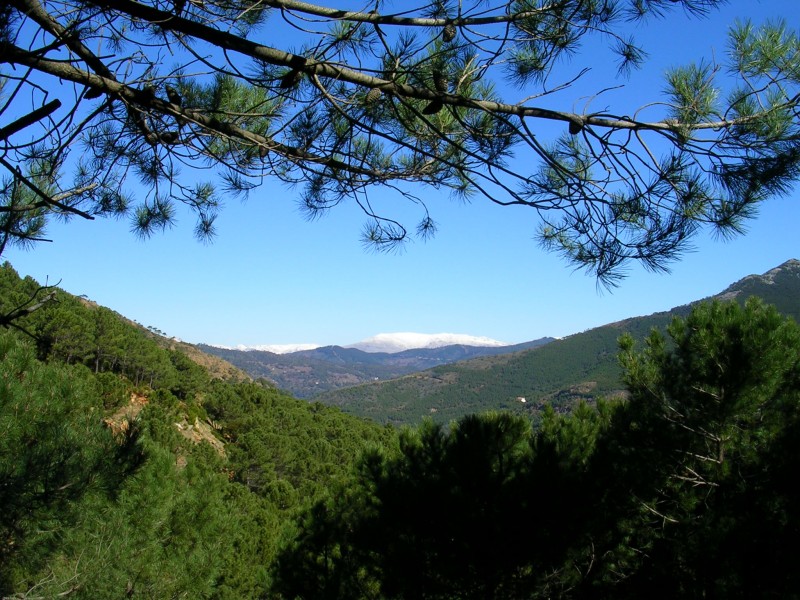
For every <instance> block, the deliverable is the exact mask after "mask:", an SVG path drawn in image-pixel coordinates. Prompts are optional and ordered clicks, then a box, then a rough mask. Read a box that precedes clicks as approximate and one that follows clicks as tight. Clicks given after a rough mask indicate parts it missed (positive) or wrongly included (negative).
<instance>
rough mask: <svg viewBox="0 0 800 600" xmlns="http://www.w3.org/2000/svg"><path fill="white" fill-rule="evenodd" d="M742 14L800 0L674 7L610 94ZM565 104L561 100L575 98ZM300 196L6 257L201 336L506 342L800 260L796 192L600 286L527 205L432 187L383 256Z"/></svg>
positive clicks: (226, 340) (75, 238) (98, 230)
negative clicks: (213, 234) (613, 285)
mask: <svg viewBox="0 0 800 600" xmlns="http://www.w3.org/2000/svg"><path fill="white" fill-rule="evenodd" d="M737 15H741V16H750V17H752V18H753V19H754V20H756V21H758V20H761V19H763V18H777V17H784V18H786V20H787V21H788V23H789V25H790V26H791V27H795V28H796V27H798V26H800V18H798V17H800V7H798V5H797V4H796V3H795V2H794V1H792V0H763V1H761V2H753V1H735V2H731V3H730V5H729V6H728V7H726V9H725V10H724V11H723V13H722V14H721V15H719V14H718V15H717V16H716V17H715V18H712V19H710V20H703V21H701V22H695V23H689V22H687V21H685V20H683V19H682V18H681V19H677V20H676V21H674V22H677V23H681V24H683V26H682V27H680V28H676V27H673V26H672V25H671V23H672V22H673V21H666V22H662V23H660V24H658V23H657V26H656V27H655V28H654V29H653V32H652V33H651V34H649V36H648V37H645V38H643V39H644V41H645V44H646V46H647V48H648V50H649V51H650V52H651V56H652V61H651V63H649V64H652V65H655V67H654V69H653V70H651V71H648V72H647V73H646V74H641V75H639V76H638V79H634V80H632V81H631V82H628V83H627V85H626V88H625V89H624V90H622V91H620V92H618V93H617V94H618V95H617V96H612V97H611V98H610V99H609V100H608V102H609V104H610V105H611V106H612V108H613V107H614V106H615V105H614V102H616V101H618V100H619V101H623V102H627V103H630V105H631V107H635V106H637V105H638V104H641V103H642V101H644V99H646V98H648V97H651V96H652V89H646V88H648V86H658V89H660V87H661V86H660V84H659V83H658V81H657V80H653V79H651V78H650V76H651V74H652V73H653V71H655V74H656V75H658V74H659V71H660V69H662V68H663V67H664V66H666V65H669V64H678V63H680V62H681V61H682V60H684V59H687V58H688V59H700V58H701V57H702V56H710V53H711V48H712V47H713V46H716V52H717V53H721V51H722V49H723V46H722V45H721V43H722V42H721V40H722V37H721V36H722V35H724V32H725V30H726V28H727V26H728V25H729V24H730V23H731V21H732V19H733V17H734V16H737ZM687 23H689V24H688V26H687V25H686V24H687ZM573 66H574V65H573ZM646 68H647V67H646ZM612 83H613V84H617V83H625V82H624V81H614V82H612ZM637 90H638V91H637ZM574 100H575V103H576V106H579V105H580V104H579V100H578V98H575V99H574ZM568 102H570V105H568V106H566V107H565V108H567V109H569V108H572V106H571V101H568ZM295 195H296V191H295V190H292V189H290V188H286V187H285V186H281V185H280V184H277V183H271V182H268V183H267V184H265V185H264V186H263V187H261V188H259V189H258V190H256V191H255V192H253V194H252V195H251V197H250V198H249V199H248V200H247V201H246V202H244V203H242V202H240V201H239V200H232V201H229V202H228V203H227V205H226V207H225V209H224V210H223V212H222V214H221V216H220V219H219V220H218V227H219V231H218V233H219V235H218V236H217V238H216V240H215V241H214V242H213V243H212V244H210V245H203V244H201V243H198V242H197V241H195V239H194V238H193V236H192V224H193V222H192V219H191V218H190V217H189V216H188V215H187V216H185V217H184V218H183V219H182V220H181V221H179V223H178V224H177V226H176V227H175V228H174V229H171V230H169V231H167V232H166V233H164V234H157V235H155V236H154V237H152V238H150V239H149V240H145V241H142V240H139V239H137V238H136V237H135V236H134V235H133V234H131V233H130V225H129V223H128V222H126V221H124V220H123V221H114V220H98V221H94V222H83V221H79V220H73V221H71V222H69V223H68V224H66V225H64V224H58V223H54V224H52V225H51V226H50V227H49V228H48V233H49V236H50V237H51V238H52V239H53V240H54V242H53V243H41V244H38V245H36V246H35V247H34V248H33V249H32V250H29V251H22V250H19V249H10V250H7V251H6V253H5V254H4V255H3V257H2V260H9V261H10V262H11V264H12V265H13V266H14V267H15V268H16V269H17V270H18V271H19V272H20V274H22V275H31V276H33V277H34V278H36V279H37V280H39V281H40V282H45V281H49V282H50V283H55V282H58V281H60V286H61V287H63V288H64V289H66V290H67V291H69V292H71V293H73V294H85V295H86V296H88V297H89V298H91V299H92V300H95V301H96V302H99V303H100V304H102V305H105V306H108V307H110V308H112V309H113V310H116V311H118V312H120V313H122V314H123V315H125V316H127V317H129V318H131V319H135V320H137V321H139V322H140V323H142V324H144V325H152V326H155V327H158V328H159V329H161V330H163V331H165V332H166V333H167V334H169V335H174V336H177V337H179V338H181V339H184V340H186V341H189V342H207V343H213V344H221V345H237V344H244V345H257V344H290V343H315V344H321V345H326V344H342V345H344V344H349V343H353V342H356V341H359V340H361V339H364V338H367V337H370V336H373V335H375V334H377V333H382V332H400V331H413V332H420V333H440V332H450V333H463V334H470V335H475V336H485V337H490V338H493V339H496V340H501V341H504V342H508V343H517V342H522V341H526V340H532V339H536V338H539V337H542V336H548V335H550V336H564V335H569V334H571V333H576V332H579V331H583V330H585V329H589V328H591V327H594V326H598V325H602V324H605V323H608V322H612V321H616V320H619V319H623V318H626V317H629V316H636V315H643V314H649V313H652V312H655V311H661V310H668V309H670V308H672V307H674V306H677V305H680V304H684V303H687V302H690V301H692V300H696V299H699V298H703V297H706V296H709V295H712V294H715V293H718V292H720V291H721V290H722V289H724V288H725V287H727V286H728V285H729V284H730V283H733V282H734V281H736V280H738V279H740V278H742V277H744V276H746V275H749V274H752V273H763V272H765V271H767V270H769V269H771V268H773V267H775V266H777V265H779V264H781V263H782V262H784V261H786V260H788V259H790V258H800V242H798V235H797V231H796V230H797V227H798V223H800V203H799V202H798V194H797V193H795V194H792V195H790V196H789V197H787V198H778V199H774V200H772V201H770V202H768V203H766V204H764V205H763V207H762V209H761V211H760V215H759V217H758V218H757V219H755V220H753V221H751V222H750V223H749V227H748V229H749V231H748V233H747V234H746V235H745V236H740V237H737V238H735V239H733V240H731V241H720V240H716V239H714V238H713V236H711V235H710V234H708V233H702V234H701V235H700V236H698V237H697V239H696V240H695V245H696V250H695V251H694V252H692V253H689V254H686V255H685V256H684V257H683V258H682V259H681V260H680V261H678V262H676V263H674V264H673V265H672V272H671V273H670V274H654V273H649V272H646V271H644V270H643V269H641V268H638V267H636V266H633V267H632V268H631V269H630V271H629V275H628V277H627V279H626V280H624V281H623V282H622V284H621V286H620V287H619V288H618V289H615V290H613V291H602V290H599V289H598V287H597V285H596V282H595V280H594V279H593V278H592V277H591V276H587V275H586V274H584V273H583V272H580V271H577V272H576V271H574V270H573V269H572V267H570V266H569V265H567V264H566V263H565V262H563V260H562V259H561V258H559V257H558V256H556V255H554V254H548V253H546V252H544V251H543V250H542V249H540V247H539V246H538V244H537V243H536V241H535V240H534V232H535V230H536V224H537V221H536V214H535V213H534V212H533V211H531V210H530V209H524V208H502V207H499V206H495V205H492V204H490V203H488V202H487V201H484V200H482V199H479V198H476V199H475V200H474V201H473V202H472V203H469V204H464V203H462V202H459V201H455V200H452V199H450V198H449V197H448V196H447V195H446V194H443V193H440V192H437V191H435V190H428V191H426V192H425V198H426V200H427V201H428V203H429V208H430V210H431V213H432V214H433V217H434V219H436V221H437V222H438V224H439V232H438V234H437V235H436V237H434V238H433V239H432V240H430V241H427V242H420V241H415V242H412V243H410V244H408V245H407V246H406V248H405V250H404V251H403V252H400V253H397V254H376V253H373V252H370V251H365V250H364V248H363V247H362V245H361V243H360V241H359V234H360V232H361V227H362V224H363V222H364V218H363V216H362V215H361V213H360V212H359V210H358V209H357V208H356V207H354V206H352V205H343V206H340V207H337V208H336V209H334V210H332V211H331V212H330V213H329V214H328V215H327V216H325V217H323V218H321V219H318V220H315V221H311V222H309V221H307V220H306V219H305V218H304V216H303V215H302V214H301V213H300V212H299V211H298V209H297V204H296V201H295Z"/></svg>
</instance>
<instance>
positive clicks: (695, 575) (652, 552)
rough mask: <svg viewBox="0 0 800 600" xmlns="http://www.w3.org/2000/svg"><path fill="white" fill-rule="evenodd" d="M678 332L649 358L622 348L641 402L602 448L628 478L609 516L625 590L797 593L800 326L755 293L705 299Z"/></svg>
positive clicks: (657, 337)
mask: <svg viewBox="0 0 800 600" xmlns="http://www.w3.org/2000/svg"><path fill="white" fill-rule="evenodd" d="M668 332H669V341H667V339H665V338H664V336H663V335H661V334H658V333H653V334H652V335H651V336H650V337H649V338H648V340H647V348H646V350H645V352H644V353H643V354H640V355H637V354H635V353H634V352H633V351H632V344H631V341H630V339H627V340H624V341H623V343H622V350H623V351H622V354H621V359H622V362H623V365H624V367H625V371H626V384H627V387H628V389H629V391H630V394H631V398H630V401H629V402H628V403H627V404H626V405H625V406H624V407H623V408H622V409H621V410H620V411H618V412H617V414H616V415H615V419H614V424H613V426H612V427H611V428H610V430H609V432H608V436H607V437H606V438H605V439H604V440H603V442H602V446H603V454H601V456H605V457H606V460H608V461H609V465H613V468H614V477H615V479H616V481H617V482H618V483H619V485H618V486H617V487H616V488H613V489H612V490H610V492H609V499H610V510H611V511H613V512H611V514H614V512H616V511H620V512H618V513H616V514H618V515H620V516H622V519H621V521H620V528H619V531H618V533H619V535H620V536H623V539H624V540H625V542H624V545H625V548H620V549H618V551H617V552H619V553H620V556H621V557H622V558H623V559H622V560H621V562H620V565H619V567H620V568H627V569H629V570H630V572H629V573H627V576H626V578H625V580H624V583H623V584H622V585H620V586H618V587H617V588H615V589H618V590H619V595H620V596H622V595H624V594H627V595H629V596H630V597H638V596H640V594H641V591H642V590H643V589H647V588H653V587H656V588H658V589H660V590H663V591H664V593H666V594H667V595H670V596H673V597H684V598H687V597H698V598H699V597H708V596H713V595H718V596H720V597H727V598H731V597H742V598H748V597H753V596H755V595H762V596H763V595H773V596H775V597H786V594H787V593H789V592H791V591H792V590H794V591H796V590H797V589H799V588H798V587H797V586H798V584H799V583H800V582H799V581H798V580H797V578H796V577H795V576H794V573H795V569H794V568H792V567H791V566H790V564H791V563H793V562H794V561H795V560H796V558H797V556H798V555H797V551H796V550H794V551H793V550H791V548H792V545H793V543H794V540H795V539H796V536H797V534H798V533H799V532H800V529H798V526H799V525H800V522H798V516H800V514H799V513H797V512H796V509H797V500H798V497H800V496H798V494H797V493H796V492H794V491H791V490H789V489H788V487H787V484H788V482H789V480H788V479H786V476H787V474H788V473H789V472H792V471H796V470H797V467H798V466H800V465H798V462H797V454H786V450H787V447H786V444H789V445H791V444H793V443H796V439H797V438H796V435H797V422H798V418H799V417H800V410H799V409H800V404H798V402H799V401H800V378H799V377H800V375H799V374H800V329H799V328H798V327H797V325H796V324H795V323H794V322H793V321H791V320H785V319H784V318H782V317H781V316H780V315H779V314H778V312H777V311H776V310H774V309H773V308H770V307H767V306H765V305H763V304H762V303H760V302H758V301H756V300H751V301H748V302H747V303H746V305H745V306H744V308H742V307H740V306H739V305H736V304H732V303H731V304H718V303H714V304H707V305H702V306H699V307H697V308H696V309H695V310H694V311H693V312H692V314H691V315H689V317H688V318H687V319H686V320H683V321H675V322H674V323H673V324H672V325H671V326H670V327H669V330H668ZM789 440H793V441H789ZM605 453H607V454H605ZM615 493H618V494H619V496H618V497H614V494H615ZM623 515H624V516H623ZM623 565H626V567H623Z"/></svg>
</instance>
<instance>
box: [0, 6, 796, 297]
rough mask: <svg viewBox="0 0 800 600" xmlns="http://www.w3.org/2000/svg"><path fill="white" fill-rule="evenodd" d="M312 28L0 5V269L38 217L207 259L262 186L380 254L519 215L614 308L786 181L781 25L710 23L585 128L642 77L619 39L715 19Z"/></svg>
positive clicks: (463, 17) (224, 15) (787, 83)
mask: <svg viewBox="0 0 800 600" xmlns="http://www.w3.org/2000/svg"><path fill="white" fill-rule="evenodd" d="M329 4H334V3H332V2H330V3H326V5H316V4H312V3H307V2H301V1H299V0H260V1H258V2H253V1H251V0H189V1H188V2H187V1H186V0H168V1H164V0H145V1H143V2H138V1H136V0H53V1H49V0H48V1H45V2H40V1H39V0H9V1H8V2H6V3H4V4H3V8H0V44H2V52H0V64H1V65H2V66H0V83H2V86H3V87H2V97H1V98H0V159H2V161H0V165H1V166H3V167H4V170H5V171H6V177H5V178H4V180H3V183H2V201H0V232H2V234H1V236H0V254H2V250H3V249H4V248H5V247H6V245H7V244H9V243H11V244H22V245H25V244H30V243H33V242H35V241H37V240H40V239H43V235H45V232H44V227H45V225H46V222H47V219H48V218H50V217H52V216H56V217H74V216H82V217H84V218H91V217H94V216H100V215H130V216H131V217H132V218H133V222H134V230H135V231H136V232H138V233H139V234H142V235H147V234H149V233H151V232H153V231H155V230H159V229H163V228H164V227H166V226H167V225H169V224H171V223H172V222H173V220H174V219H175V215H176V211H177V208H176V207H177V206H179V205H181V204H183V205H186V206H188V207H189V209H190V210H191V211H192V212H193V213H194V215H195V216H196V219H197V221H196V233H197V235H198V237H200V238H207V237H210V236H213V233H214V221H215V218H216V217H217V214H218V211H219V210H220V209H221V207H222V201H223V198H227V197H230V196H232V195H237V194H247V193H248V192H249V191H251V190H253V189H254V188H256V187H257V186H258V185H259V184H260V183H262V182H263V181H264V180H265V179H268V178H269V179H277V180H280V181H283V182H285V183H286V184H289V185H290V186H297V187H298V194H299V197H300V200H301V204H302V206H303V207H304V208H306V209H307V210H308V212H309V214H310V215H312V216H314V215H317V214H320V213H322V212H324V211H326V210H327V209H330V208H332V207H334V206H336V205H338V204H340V203H342V202H344V201H346V200H347V201H353V202H356V203H357V204H358V205H359V206H360V208H361V209H363V211H364V213H365V214H366V215H367V224H366V225H365V228H364V230H363V236H364V240H365V242H367V243H369V244H370V245H375V246H377V247H379V248H394V247H396V245H398V244H400V243H401V242H403V241H404V240H406V239H407V238H408V237H412V236H414V235H416V236H420V237H426V236H428V235H430V234H432V233H434V232H435V229H436V223H435V220H434V218H435V213H436V211H435V207H433V206H431V204H432V198H433V197H434V194H431V190H439V189H445V190H447V191H449V192H450V193H452V194H453V195H455V196H456V197H463V198H475V199H484V200H488V201H491V202H494V203H497V204H499V205H520V206H527V207H530V208H532V209H533V210H534V211H535V213H536V214H537V216H538V219H539V223H540V229H539V232H538V234H539V239H540V241H541V242H542V244H543V245H544V246H545V247H546V248H549V249H552V250H555V251H558V252H561V253H563V254H564V255H565V256H566V257H567V259H568V260H569V261H571V262H573V263H574V264H577V265H579V266H582V267H584V268H586V269H588V270H589V271H590V272H592V273H594V274H596V275H597V276H598V278H599V279H600V281H602V282H603V283H606V284H613V283H615V282H616V281H617V280H618V278H619V277H621V275H622V274H623V272H624V268H625V266H626V265H627V264H629V263H630V261H638V262H641V263H642V264H644V265H645V266H646V267H648V268H652V269H662V268H665V267H666V266H667V265H668V264H669V262H670V261H671V260H674V259H675V258H676V257H677V256H679V255H680V253H681V251H683V250H686V249H687V247H688V244H689V243H690V241H691V239H692V236H693V235H694V234H695V233H697V231H698V230H699V229H700V228H704V227H709V228H711V229H714V230H717V231H719V232H720V233H722V234H729V233H736V232H739V231H741V229H742V223H743V220H745V219H747V218H749V217H752V216H753V213H754V210H755V209H756V207H757V206H758V204H759V203H760V202H761V201H763V200H765V199H767V198H768V197H770V196H774V195H776V194H782V193H786V192H787V191H788V190H789V189H790V187H791V186H792V185H793V183H794V181H795V180H796V179H797V177H798V163H800V144H799V143H798V131H799V130H800V119H799V118H798V102H799V101H800V85H798V84H799V83H800V53H799V51H800V41H799V40H798V37H797V34H796V33H795V32H793V31H791V30H789V29H788V28H787V27H786V25H785V24H784V23H779V22H774V23H766V24H763V25H758V26H756V25H752V24H750V23H748V22H746V21H741V22H737V23H731V24H730V32H729V42H728V46H727V48H725V49H720V50H719V52H718V53H716V54H715V55H714V56H713V57H708V58H707V59H705V60H700V59H699V60H698V61H697V62H696V63H694V64H688V65H685V66H675V67H674V68H672V69H671V70H670V71H669V72H668V73H667V74H666V76H665V81H664V83H663V85H662V87H661V89H653V90H650V92H649V93H650V94H652V98H650V99H649V100H648V101H647V103H645V104H643V106H642V107H641V108H640V109H638V110H634V111H633V112H631V110H630V108H628V107H620V108H619V109H617V110H615V109H614V107H608V106H605V102H606V100H605V96H603V93H604V92H606V91H608V89H610V88H612V87H616V86H618V85H622V84H624V82H625V76H626V74H628V73H630V72H631V71H632V70H635V69H638V68H640V67H641V68H646V67H647V49H646V48H644V47H642V46H640V45H639V41H638V40H637V38H636V37H635V34H636V33H637V31H638V29H639V28H641V27H644V26H645V25H657V24H658V19H659V18H661V17H664V16H665V15H667V14H668V13H670V12H671V11H683V12H684V13H685V16H686V18H697V17H702V16H706V15H709V16H710V17H711V18H713V16H714V11H715V10H716V9H717V8H718V7H720V6H721V5H723V4H724V2H722V0H513V1H508V2H501V1H493V2H492V1H479V0H473V1H467V2H464V1H459V2H457V1H454V0H433V1H431V2H420V3H412V2H393V3H392V2H388V1H386V2H384V1H383V0H375V1H365V2H364V3H363V4H360V5H359V4H357V3H344V2H338V3H335V5H333V6H329ZM346 4H347V5H346ZM632 24H633V25H632ZM631 32H633V35H632V34H631ZM597 43H602V44H604V45H605V46H606V47H607V50H608V51H609V52H611V53H612V54H613V55H615V56H616V60H617V63H616V67H617V70H618V73H617V74H618V77H619V78H618V80H616V81H614V82H611V83H609V82H606V83H605V84H604V85H600V86H599V87H598V88H597V89H594V90H593V92H592V94H594V96H593V98H592V101H591V102H586V100H585V97H586V96H587V94H586V93H585V90H584V88H585V85H584V83H585V81H586V79H587V74H588V72H589V70H590V68H591V67H592V66H593V65H592V64H590V63H589V62H588V61H589V60H590V57H589V55H591V54H592V53H591V52H585V53H584V54H582V53H581V52H580V50H581V49H582V48H583V49H585V48H586V47H587V45H589V44H597ZM570 93H572V94H573V97H570V96H569V94H570ZM54 98H57V100H54ZM581 98H584V99H583V100H580V99H581ZM554 102H555V103H557V105H558V106H560V107H561V110H555V109H553V108H550V106H551V105H552V104H553V103H554ZM575 106H585V108H584V109H582V111H581V112H574V110H575V109H574V107H575ZM548 132H554V133H553V135H552V136H551V137H549V138H548V137H547V136H548ZM386 193H389V194H390V195H391V196H392V197H395V196H396V197H398V198H401V199H405V200H407V201H408V203H410V206H411V207H412V208H414V209H415V210H416V217H415V218H414V222H415V223H416V225H412V224H410V223H409V222H408V221H407V214H408V212H407V210H406V209H404V208H397V207H396V206H388V207H387V206H385V203H379V202H376V196H378V195H380V194H386ZM429 209H430V211H429Z"/></svg>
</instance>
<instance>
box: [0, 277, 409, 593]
mask: <svg viewBox="0 0 800 600" xmlns="http://www.w3.org/2000/svg"><path fill="white" fill-rule="evenodd" d="M51 295H52V298H51ZM45 299H47V301H46V302H45V303H44V304H42V305H41V306H39V307H38V308H37V309H36V310H34V311H33V312H30V314H28V315H25V314H24V313H25V312H26V307H27V308H30V307H33V306H35V305H36V304H39V303H40V302H41V301H43V300H45ZM12 313H16V314H17V315H21V316H19V317H18V318H16V319H14V320H13V321H12V323H11V324H12V327H10V328H8V329H0V386H2V387H0V482H2V483H0V596H3V597H39V598H53V597H56V596H67V597H70V598H93V599H96V598H122V597H140V598H171V597H191V598H211V597H214V598H256V597H265V596H266V595H267V594H268V592H269V589H270V585H271V576H270V565H271V564H272V562H273V559H274V556H275V554H276V552H277V551H278V548H279V547H280V545H281V543H282V540H283V539H284V537H285V536H286V535H291V531H292V527H293V526H292V517H293V515H294V514H295V513H296V512H297V511H298V510H300V509H301V508H302V507H304V506H306V505H308V504H309V503H311V502H314V501H316V500H319V499H320V498H322V497H324V496H325V495H326V494H327V493H328V490H329V489H330V488H331V486H332V485H333V484H334V482H336V481H338V480H340V479H343V478H344V477H345V476H346V475H349V473H350V466H351V465H352V464H353V462H354V460H355V458H356V457H357V456H358V455H359V453H360V451H361V450H362V449H363V448H365V447H368V446H374V445H379V446H389V447H391V445H392V440H393V439H394V436H395V434H394V432H392V431H391V430H387V429H383V428H380V427H378V426H375V425H372V424H370V423H368V422H366V421H362V420H359V419H356V418H353V417H350V416H347V415H344V414H342V413H341V412H340V411H339V410H337V409H331V408H328V407H325V406H322V405H320V404H310V403H307V402H303V401H299V400H296V399H294V398H291V397H290V396H288V395H286V394H285V393H283V392H280V391H279V390H277V389H275V388H272V387H269V386H264V385H262V384H260V383H254V382H247V381H237V379H238V377H234V378H233V380H232V381H223V380H222V379H219V378H214V377H212V376H211V375H210V371H208V370H207V369H206V368H203V367H200V366H199V365H198V364H196V363H195V362H193V361H192V360H190V359H188V358H187V356H186V355H185V354H183V353H182V352H180V351H178V350H174V349H168V348H165V347H162V345H160V344H159V343H157V342H156V339H157V336H154V335H153V334H152V333H149V332H147V331H146V330H145V329H143V328H140V327H138V326H136V325H134V324H132V323H130V322H128V321H126V320H125V319H122V318H121V317H120V316H119V315H117V314H115V313H113V312H112V311H110V310H108V309H106V308H103V307H99V306H96V305H93V304H91V303H88V302H86V301H84V300H81V299H79V298H75V297H73V296H70V295H69V294H66V293H65V292H62V291H60V290H57V289H40V286H39V284H38V283H36V282H35V281H33V280H31V279H24V280H21V279H20V278H19V277H18V276H17V274H16V273H15V272H14V270H13V269H12V268H11V266H10V265H8V264H5V265H4V266H3V267H2V268H0V315H5V316H8V315H10V314H12ZM160 341H161V343H162V344H165V345H170V344H172V343H171V342H169V341H167V340H163V339H162V340H160ZM206 359H209V360H210V359H211V357H206ZM228 369H230V372H231V373H235V370H233V369H232V368H231V367H230V366H228ZM220 370H221V371H225V369H224V368H223V367H222V365H220V364H216V365H215V366H214V369H213V371H214V372H219V371H220Z"/></svg>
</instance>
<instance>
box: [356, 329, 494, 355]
mask: <svg viewBox="0 0 800 600" xmlns="http://www.w3.org/2000/svg"><path fill="white" fill-rule="evenodd" d="M454 344H461V345H464V346H508V344H506V343H505V342H498V341H497V340H493V339H491V338H487V337H476V336H474V335H465V334H460V333H407V332H406V333H379V334H378V335H376V336H374V337H371V338H368V339H366V340H362V341H360V342H358V343H356V344H351V345H350V346H348V348H358V349H359V350H363V351H364V352H402V351H403V350H413V349H416V348H441V347H442V346H452V345H454Z"/></svg>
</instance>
